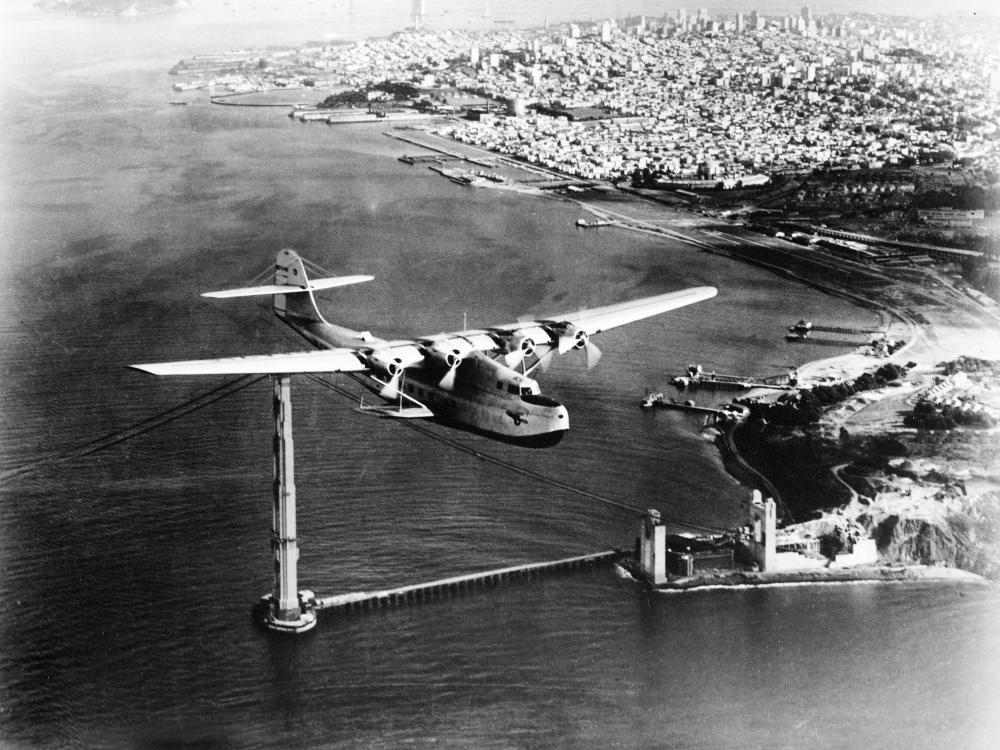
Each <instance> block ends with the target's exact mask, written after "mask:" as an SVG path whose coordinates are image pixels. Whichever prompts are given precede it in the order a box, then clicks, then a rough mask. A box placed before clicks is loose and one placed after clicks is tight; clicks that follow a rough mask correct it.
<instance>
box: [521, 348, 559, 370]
mask: <svg viewBox="0 0 1000 750" xmlns="http://www.w3.org/2000/svg"><path fill="white" fill-rule="evenodd" d="M555 353H556V349H555V347H554V346H549V345H548V344H546V345H544V346H539V347H538V348H537V349H535V351H534V354H535V356H536V357H537V358H538V359H537V360H536V361H535V364H533V365H532V366H531V367H529V368H528V369H526V370H525V371H524V374H525V375H530V374H531V373H533V372H534V371H535V370H540V371H541V372H543V373H544V372H545V371H546V370H548V369H549V368H550V367H551V366H552V362H553V361H555V357H553V356H552V355H553V354H555Z"/></svg>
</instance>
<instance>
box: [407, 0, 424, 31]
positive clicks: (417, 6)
mask: <svg viewBox="0 0 1000 750" xmlns="http://www.w3.org/2000/svg"><path fill="white" fill-rule="evenodd" d="M411 15H412V17H413V26H414V27H415V28H418V29H419V28H420V26H421V24H423V22H424V16H426V15H427V9H426V8H425V7H424V0H413V5H412V6H411Z"/></svg>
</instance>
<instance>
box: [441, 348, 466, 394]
mask: <svg viewBox="0 0 1000 750" xmlns="http://www.w3.org/2000/svg"><path fill="white" fill-rule="evenodd" d="M444 361H445V364H446V365H448V372H446V373H445V374H444V377H443V378H441V380H440V381H439V382H438V385H439V386H440V387H441V388H444V389H445V390H446V391H453V390H455V372H456V371H457V370H458V366H459V365H460V364H462V353H461V352H460V351H459V350H458V349H452V350H451V351H450V352H448V353H447V354H446V355H445V357H444Z"/></svg>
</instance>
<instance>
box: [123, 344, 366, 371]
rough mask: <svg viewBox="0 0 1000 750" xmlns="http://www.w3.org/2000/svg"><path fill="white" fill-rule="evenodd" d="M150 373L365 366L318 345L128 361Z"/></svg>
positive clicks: (350, 354) (348, 352) (349, 354)
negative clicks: (215, 356)
mask: <svg viewBox="0 0 1000 750" xmlns="http://www.w3.org/2000/svg"><path fill="white" fill-rule="evenodd" d="M129 367H132V368H134V369H136V370H142V371H143V372H150V373H152V374H153V375H284V374H292V373H297V372H359V371H362V370H367V369H368V366H367V365H366V364H365V362H364V360H362V359H361V358H360V357H359V356H358V354H357V353H356V352H355V351H354V350H353V349H321V350H319V351H310V352H296V353H292V354H262V355H258V356H252V357H227V358H222V359H189V360H185V361H181V362H152V363H149V364H142V365H129Z"/></svg>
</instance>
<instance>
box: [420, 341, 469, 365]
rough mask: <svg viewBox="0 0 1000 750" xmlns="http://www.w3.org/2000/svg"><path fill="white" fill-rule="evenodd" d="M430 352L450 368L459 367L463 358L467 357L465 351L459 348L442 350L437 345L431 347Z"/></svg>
mask: <svg viewBox="0 0 1000 750" xmlns="http://www.w3.org/2000/svg"><path fill="white" fill-rule="evenodd" d="M428 354H430V356H431V357H433V358H434V359H435V360H437V361H438V362H441V363H442V364H444V366H445V367H447V368H448V369H449V370H453V369H454V368H456V367H458V366H459V364H461V362H462V360H463V359H465V353H464V352H462V351H461V350H459V349H451V350H442V349H441V348H440V347H437V346H435V347H434V348H432V349H430V350H429V351H428Z"/></svg>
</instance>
